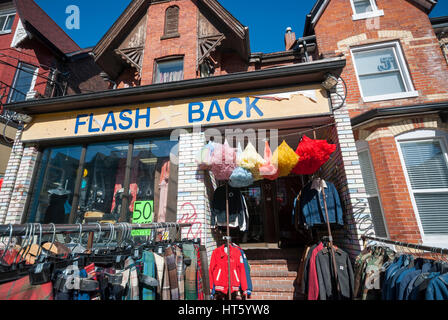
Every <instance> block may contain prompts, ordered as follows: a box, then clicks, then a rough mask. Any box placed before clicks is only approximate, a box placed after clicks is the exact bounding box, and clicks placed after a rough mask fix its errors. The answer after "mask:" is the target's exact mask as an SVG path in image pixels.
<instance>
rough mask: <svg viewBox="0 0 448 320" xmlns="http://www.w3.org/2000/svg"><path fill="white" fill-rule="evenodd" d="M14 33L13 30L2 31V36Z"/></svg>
mask: <svg viewBox="0 0 448 320" xmlns="http://www.w3.org/2000/svg"><path fill="white" fill-rule="evenodd" d="M11 32H12V31H11V30H7V31H0V36H1V35H4V34H10V33H11Z"/></svg>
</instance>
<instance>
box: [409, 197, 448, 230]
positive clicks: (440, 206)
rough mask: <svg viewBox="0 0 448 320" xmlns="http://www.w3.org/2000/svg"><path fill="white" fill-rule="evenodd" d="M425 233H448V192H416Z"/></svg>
mask: <svg viewBox="0 0 448 320" xmlns="http://www.w3.org/2000/svg"><path fill="white" fill-rule="evenodd" d="M415 201H416V203H417V207H418V213H419V216H420V220H421V222H422V226H423V231H424V232H425V234H448V193H430V194H426V193H425V194H415Z"/></svg>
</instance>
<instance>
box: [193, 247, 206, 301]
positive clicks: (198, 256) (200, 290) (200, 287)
mask: <svg viewBox="0 0 448 320" xmlns="http://www.w3.org/2000/svg"><path fill="white" fill-rule="evenodd" d="M194 249H195V251H196V259H197V269H196V273H197V274H196V288H197V290H198V300H204V287H203V285H204V284H203V282H202V261H201V253H200V252H199V246H198V245H195V246H194Z"/></svg>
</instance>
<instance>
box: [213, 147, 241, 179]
mask: <svg viewBox="0 0 448 320" xmlns="http://www.w3.org/2000/svg"><path fill="white" fill-rule="evenodd" d="M214 147H215V149H214V151H213V154H212V157H211V171H212V172H213V175H214V176H215V178H216V180H223V181H227V180H229V178H230V176H231V175H232V172H233V170H235V169H236V167H237V164H236V152H235V150H234V149H233V148H231V147H230V145H229V143H228V142H227V140H226V141H225V142H224V144H219V143H215V145H214Z"/></svg>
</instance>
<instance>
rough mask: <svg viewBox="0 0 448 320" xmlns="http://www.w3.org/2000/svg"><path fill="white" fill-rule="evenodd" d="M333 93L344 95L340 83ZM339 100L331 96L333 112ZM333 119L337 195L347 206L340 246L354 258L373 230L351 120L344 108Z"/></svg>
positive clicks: (373, 234) (334, 95) (335, 113)
mask: <svg viewBox="0 0 448 320" xmlns="http://www.w3.org/2000/svg"><path fill="white" fill-rule="evenodd" d="M336 90H338V91H337V92H338V94H339V95H340V96H343V95H344V94H345V90H344V87H343V84H342V81H340V82H339V85H338V86H337V88H336ZM340 96H338V95H337V94H335V93H332V94H331V100H332V104H333V108H338V107H339V106H340V105H341V103H342V100H341V98H340ZM334 117H335V122H336V128H335V130H334V129H333V135H334V137H333V138H334V139H335V140H336V141H335V143H338V144H339V146H340V150H338V152H339V155H337V158H338V159H337V160H335V165H337V167H338V170H337V171H338V172H339V174H338V175H339V177H338V180H339V183H338V184H339V185H338V187H339V188H338V190H339V192H340V193H341V192H342V194H340V196H341V200H342V201H343V202H344V203H345V205H346V210H345V217H344V220H345V222H346V225H345V228H344V229H345V230H344V238H343V239H341V240H342V242H343V243H342V244H341V245H343V246H344V249H345V250H347V252H348V253H349V254H350V256H351V257H352V258H354V257H355V256H357V255H358V254H359V252H360V250H362V249H363V248H362V240H361V236H363V235H370V236H375V229H374V225H373V220H372V217H371V214H370V206H369V202H368V200H367V194H366V188H365V184H364V180H363V177H362V173H361V166H360V162H359V157H358V152H357V150H356V145H355V138H354V135H353V129H352V125H351V119H350V115H349V112H348V110H347V107H346V105H345V104H344V106H343V107H342V108H339V109H338V110H335V111H334Z"/></svg>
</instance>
